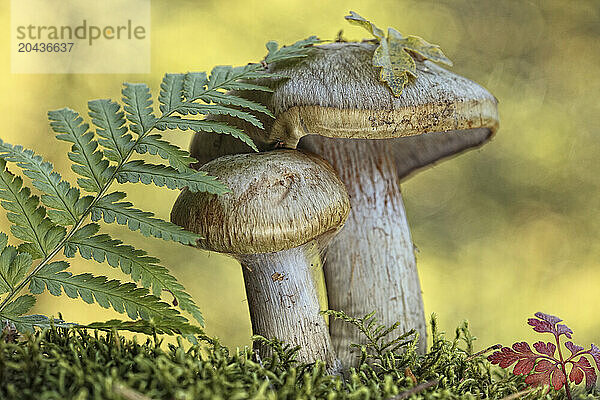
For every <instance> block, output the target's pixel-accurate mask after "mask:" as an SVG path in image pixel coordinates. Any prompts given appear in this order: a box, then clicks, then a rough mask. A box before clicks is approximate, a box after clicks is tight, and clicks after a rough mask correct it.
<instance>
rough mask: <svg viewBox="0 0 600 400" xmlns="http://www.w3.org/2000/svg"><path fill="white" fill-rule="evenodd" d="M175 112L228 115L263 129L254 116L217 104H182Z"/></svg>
mask: <svg viewBox="0 0 600 400" xmlns="http://www.w3.org/2000/svg"><path fill="white" fill-rule="evenodd" d="M177 112H178V113H179V114H182V115H186V114H188V113H189V114H192V115H196V114H212V115H230V116H232V117H235V118H239V119H242V120H244V121H248V122H250V123H251V124H252V125H254V126H256V127H257V128H259V129H263V124H262V122H260V121H259V120H258V118H256V117H255V116H254V115H252V114H250V113H248V112H245V111H241V110H238V109H236V108H231V107H225V106H222V105H219V104H200V103H182V104H180V105H179V106H178V107H177Z"/></svg>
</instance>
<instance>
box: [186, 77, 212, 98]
mask: <svg viewBox="0 0 600 400" xmlns="http://www.w3.org/2000/svg"><path fill="white" fill-rule="evenodd" d="M207 82H208V77H207V76H206V72H188V73H187V74H185V78H184V79H183V95H184V96H185V98H186V100H188V101H192V100H194V99H196V98H198V96H199V95H201V94H202V93H204V92H205V91H206V89H205V87H206V83H207Z"/></svg>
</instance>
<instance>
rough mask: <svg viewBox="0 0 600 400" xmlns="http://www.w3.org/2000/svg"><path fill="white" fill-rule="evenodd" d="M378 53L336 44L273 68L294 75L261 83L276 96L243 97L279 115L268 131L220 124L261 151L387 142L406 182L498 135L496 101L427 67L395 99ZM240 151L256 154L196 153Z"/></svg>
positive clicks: (212, 139) (209, 142)
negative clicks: (317, 142) (317, 140)
mask: <svg viewBox="0 0 600 400" xmlns="http://www.w3.org/2000/svg"><path fill="white" fill-rule="evenodd" d="M374 50H375V45H374V44H371V43H331V44H326V45H321V46H315V47H314V48H313V49H312V50H311V52H310V54H309V56H308V57H306V58H305V59H303V60H301V61H296V62H288V63H280V64H275V65H274V66H272V67H271V72H276V73H280V74H284V75H287V76H289V79H264V80H262V81H260V82H259V83H260V84H263V85H266V86H270V87H272V88H273V89H274V92H273V93H272V94H270V93H258V92H245V93H244V92H242V93H239V94H240V95H241V96H245V97H249V98H250V99H252V100H254V101H258V102H261V103H264V104H266V105H268V106H269V108H270V109H271V110H272V111H273V113H274V114H275V116H276V119H275V120H272V119H270V118H267V117H264V116H259V117H261V119H262V122H263V124H264V126H265V129H258V128H256V127H254V126H252V125H250V124H248V123H245V122H242V121H239V120H236V119H234V118H230V117H227V116H225V117H221V116H217V117H216V118H217V119H223V120H226V121H227V122H228V123H232V124H235V125H237V126H239V127H240V128H242V129H243V130H244V131H246V132H248V133H249V134H250V136H252V138H253V139H254V141H255V142H256V144H257V145H258V146H259V148H261V149H269V148H272V147H273V146H274V145H275V144H278V145H283V146H284V147H289V148H295V147H296V146H297V144H298V141H299V140H300V139H301V138H302V137H303V136H306V135H319V136H326V137H331V138H357V139H388V140H389V146H390V148H391V149H392V151H393V152H394V153H395V157H396V159H397V162H398V169H399V171H398V173H399V175H400V176H405V175H407V174H409V173H410V172H412V171H413V170H416V169H418V168H420V167H423V166H426V165H429V164H431V163H433V162H436V161H438V160H440V159H442V158H444V157H447V156H449V155H453V154H456V153H459V152H461V151H462V150H465V149H468V148H472V147H476V146H479V145H481V144H483V143H485V142H486V141H487V140H488V139H489V138H490V137H491V136H492V135H493V134H494V132H495V131H496V129H497V128H498V111H497V101H496V99H495V98H494V96H492V95H491V94H490V93H489V92H488V91H487V90H485V89H484V88H483V87H481V86H479V85H478V84H476V83H475V82H473V81H470V80H469V79H466V78H464V77H461V76H459V75H456V74H454V73H452V72H450V71H447V70H445V69H444V68H441V67H439V66H437V65H436V64H434V63H432V62H429V61H419V60H416V65H417V77H416V78H411V79H410V82H409V84H408V85H407V86H406V87H405V88H404V91H403V92H402V94H401V95H400V97H395V96H394V95H393V94H392V92H391V90H390V89H389V87H388V86H387V85H386V84H385V83H383V82H381V81H380V80H379V76H378V74H379V68H374V67H373V65H372V56H373V52H374ZM398 138H400V139H398ZM390 139H395V140H390ZM217 141H218V143H216V142H217ZM207 149H210V151H209V150H207ZM241 151H250V149H249V148H247V149H246V145H244V144H238V143H235V139H232V138H228V137H224V138H218V137H217V135H215V134H206V133H199V134H197V135H196V136H195V138H194V141H193V142H192V146H191V152H192V155H193V156H195V157H196V158H197V159H198V160H199V161H200V162H201V163H203V162H206V161H208V160H209V159H211V157H214V156H215V155H216V154H217V155H222V154H227V153H233V152H241ZM209 153H210V154H209Z"/></svg>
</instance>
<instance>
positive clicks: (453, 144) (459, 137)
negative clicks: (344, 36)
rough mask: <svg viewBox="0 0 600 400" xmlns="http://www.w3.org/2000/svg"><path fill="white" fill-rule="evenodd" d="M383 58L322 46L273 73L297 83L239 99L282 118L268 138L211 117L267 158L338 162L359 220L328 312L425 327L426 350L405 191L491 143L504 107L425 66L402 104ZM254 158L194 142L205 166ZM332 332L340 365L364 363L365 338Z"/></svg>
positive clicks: (336, 249) (334, 247)
mask: <svg viewBox="0 0 600 400" xmlns="http://www.w3.org/2000/svg"><path fill="white" fill-rule="evenodd" d="M374 49H375V45H373V44H370V43H331V44H327V45H321V46H315V47H314V48H313V50H312V51H311V54H310V55H309V57H307V58H306V59H304V60H302V61H300V62H296V63H287V64H283V63H282V64H280V65H274V66H270V72H277V73H280V74H285V75H287V76H289V79H286V80H269V79H265V80H263V81H261V82H259V83H260V84H262V85H267V86H270V87H272V88H273V90H274V91H273V93H271V94H257V93H254V92H249V93H248V94H245V93H244V92H241V93H240V95H241V96H247V97H249V98H250V99H252V100H255V101H260V102H262V103H264V104H267V105H268V106H269V108H270V109H271V110H272V112H273V114H274V115H275V116H276V118H275V120H269V119H267V118H266V117H262V116H261V118H262V122H263V124H264V129H257V128H256V127H254V126H252V125H250V124H248V123H244V122H237V121H235V120H232V119H231V118H229V117H222V116H214V117H212V118H217V119H224V120H227V122H229V123H234V124H237V125H238V126H239V127H240V128H242V129H244V130H245V131H246V132H248V133H249V134H250V136H251V137H252V138H253V139H254V141H255V143H257V145H258V146H259V148H261V149H269V148H272V147H274V146H283V147H289V148H296V147H297V146H299V147H300V148H304V149H308V150H310V151H312V152H314V153H317V154H319V155H321V156H322V157H324V158H325V159H327V160H328V161H329V162H330V163H331V164H332V165H333V167H334V168H335V169H336V171H337V172H338V174H339V175H340V177H341V178H342V181H343V182H344V183H345V184H346V187H347V189H348V192H349V195H350V202H351V205H352V211H351V213H350V216H349V218H348V222H347V223H346V225H345V227H344V229H342V231H341V232H340V233H339V234H338V235H337V236H336V238H335V239H334V240H333V241H332V242H331V243H330V245H329V246H328V249H327V251H326V258H325V262H324V269H325V281H326V285H327V295H328V299H329V305H330V307H331V308H332V309H337V310H343V311H345V312H346V313H347V314H349V315H350V316H355V317H360V316H363V315H365V314H367V313H369V312H371V311H373V310H375V311H377V313H378V314H377V316H378V318H379V319H380V321H381V322H382V323H384V324H387V325H390V324H392V323H394V322H396V321H398V322H400V329H402V330H409V329H415V330H416V331H417V332H418V333H419V335H420V349H421V350H422V351H424V349H425V344H426V323H425V316H424V309H423V300H422V294H421V287H420V283H419V277H418V273H417V268H416V261H415V256H414V246H413V242H412V239H411V235H410V230H409V226H408V222H407V220H406V213H405V210H404V205H403V201H402V196H401V192H400V187H399V183H400V180H402V179H403V178H406V177H407V176H408V175H410V174H411V173H412V172H414V171H416V170H418V169H420V168H422V167H425V166H429V165H432V164H433V163H435V162H437V161H440V160H441V159H443V158H446V157H449V156H451V155H455V154H458V153H460V152H461V151H463V150H466V149H469V148H474V147H478V146H480V145H482V144H484V143H485V142H487V141H488V140H489V139H490V138H491V137H492V136H493V134H494V133H495V131H496V130H497V128H498V113H497V101H496V99H495V98H494V96H492V95H491V94H490V93H489V92H488V91H486V90H485V89H484V88H482V87H481V86H479V85H477V84H476V83H474V82H472V81H470V80H468V79H466V78H463V77H461V76H458V75H456V74H454V73H452V72H449V71H447V70H445V69H443V68H441V67H439V66H437V65H436V64H433V63H431V62H429V61H422V60H418V59H417V60H415V61H416V64H417V77H416V78H412V79H411V81H410V82H409V84H408V85H407V86H406V87H405V88H404V91H403V93H402V95H401V96H400V97H394V96H393V95H392V93H391V91H390V89H389V88H388V87H387V86H386V84H384V83H382V82H380V81H379V78H378V73H379V71H378V70H377V69H376V68H374V67H373V66H372V62H371V60H372V56H373V51H374ZM374 139H378V140H374ZM248 151H251V150H250V149H249V148H247V147H245V145H244V144H241V143H235V142H234V140H233V139H231V138H228V137H217V136H216V135H215V134H211V133H198V134H196V136H195V137H194V139H193V142H192V145H191V153H192V155H193V156H194V157H196V158H197V159H198V160H199V163H203V162H206V161H208V160H210V159H211V158H213V157H215V156H217V155H221V154H227V153H239V152H248ZM330 333H331V336H332V342H333V345H334V347H335V349H336V351H337V353H338V355H339V356H340V359H341V360H342V363H343V364H344V365H347V366H349V365H355V364H356V362H357V361H358V359H357V358H356V357H355V356H353V355H352V354H351V348H350V347H349V344H350V343H362V342H363V341H364V340H365V339H364V338H362V337H361V336H360V333H359V332H357V331H356V330H355V329H354V327H352V326H349V325H348V324H345V323H344V322H341V321H331V324H330Z"/></svg>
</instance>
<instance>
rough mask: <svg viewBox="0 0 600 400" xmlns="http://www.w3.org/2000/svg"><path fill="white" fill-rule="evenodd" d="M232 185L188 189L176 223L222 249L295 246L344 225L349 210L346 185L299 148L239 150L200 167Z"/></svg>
mask: <svg viewBox="0 0 600 400" xmlns="http://www.w3.org/2000/svg"><path fill="white" fill-rule="evenodd" d="M200 170H201V171H205V172H206V173H208V174H210V175H212V176H216V177H218V178H219V180H220V181H222V182H223V183H224V184H226V185H227V186H228V187H229V188H230V192H229V193H227V194H224V195H221V196H216V195H211V194H208V193H201V192H198V193H194V192H190V191H189V190H187V188H186V189H184V190H183V191H182V192H181V194H180V196H179V198H178V199H177V201H176V202H175V205H174V206H173V210H172V211H171V221H172V222H173V223H175V224H177V225H179V226H182V227H184V228H185V229H187V230H190V231H192V232H196V233H198V234H199V235H201V236H202V237H203V238H204V239H201V240H199V243H198V244H199V247H201V248H203V249H206V250H212V251H216V252H220V253H229V254H238V255H241V254H258V253H271V252H276V251H281V250H284V249H290V248H294V247H297V246H300V245H302V244H305V243H307V242H309V241H311V240H315V239H319V238H321V237H327V238H328V237H330V236H331V233H333V232H335V231H337V230H338V229H339V228H341V227H342V225H343V224H344V222H345V221H346V218H347V217H348V213H349V211H350V201H349V199H348V193H347V192H346V189H345V187H344V184H343V183H342V182H341V181H340V179H339V177H338V176H337V175H336V173H335V171H334V170H333V168H332V167H331V165H329V163H327V162H326V161H325V160H323V159H322V158H320V157H318V156H316V155H313V154H307V153H303V152H300V151H297V150H277V151H272V152H265V153H254V154H237V155H229V156H223V157H220V158H217V159H215V160H213V161H211V162H209V163H207V164H205V165H204V166H202V167H201V168H200Z"/></svg>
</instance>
